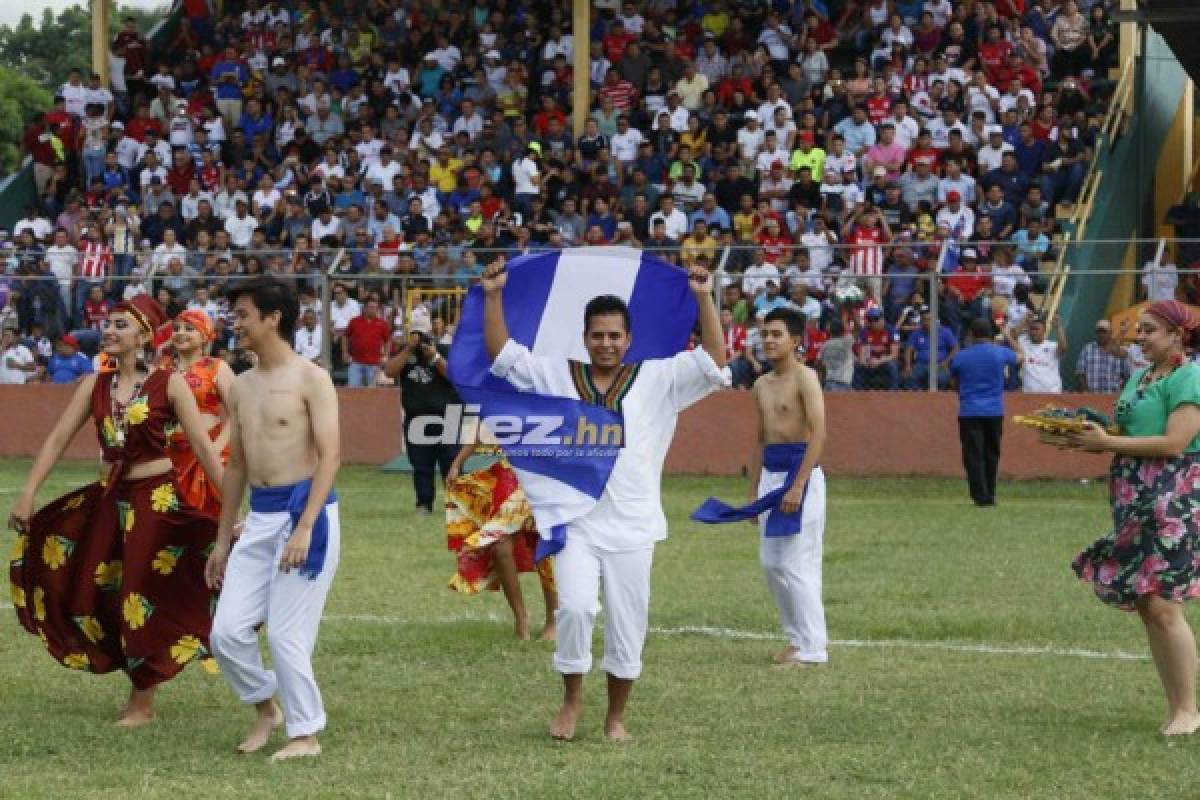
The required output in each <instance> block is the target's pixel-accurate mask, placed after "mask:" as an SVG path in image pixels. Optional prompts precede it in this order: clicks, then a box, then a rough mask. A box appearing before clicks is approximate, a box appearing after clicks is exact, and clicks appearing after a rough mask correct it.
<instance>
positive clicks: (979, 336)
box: [950, 319, 1021, 507]
mask: <svg viewBox="0 0 1200 800" xmlns="http://www.w3.org/2000/svg"><path fill="white" fill-rule="evenodd" d="M992 330H993V329H992V323H991V321H990V320H986V319H974V320H972V321H971V328H970V333H969V335H968V338H967V347H965V348H964V349H963V350H961V351H960V352H959V353H958V354H957V355H955V356H954V358H953V359H952V360H951V362H950V375H951V381H952V384H953V385H954V386H955V388H957V390H958V438H959V443H960V444H961V446H962V460H963V468H964V469H965V470H966V473H967V487H968V489H969V490H970V493H971V500H973V501H974V503H975V505H976V506H979V507H988V506H994V505H996V474H997V471H998V468H999V465H1000V439H1001V436H1002V435H1003V432H1004V383H1005V377H1006V374H1007V372H1008V371H1009V370H1013V369H1016V368H1017V367H1018V366H1019V365H1020V363H1021V362H1020V357H1019V356H1018V354H1017V353H1015V352H1014V351H1012V350H1010V349H1008V348H1006V347H1000V346H998V345H996V344H995V343H994V341H993V334H992Z"/></svg>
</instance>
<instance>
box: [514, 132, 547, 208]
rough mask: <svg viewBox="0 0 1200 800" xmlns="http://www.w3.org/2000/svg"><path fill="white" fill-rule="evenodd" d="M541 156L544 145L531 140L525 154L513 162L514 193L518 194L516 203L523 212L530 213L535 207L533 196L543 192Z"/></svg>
mask: <svg viewBox="0 0 1200 800" xmlns="http://www.w3.org/2000/svg"><path fill="white" fill-rule="evenodd" d="M541 156H542V146H541V145H540V144H539V143H537V142H530V143H529V147H528V148H526V151H525V156H524V157H523V158H518V159H517V160H516V161H514V162H513V165H512V179H513V194H514V195H516V201H517V202H516V204H515V205H516V206H517V209H518V210H519V211H521V212H522V213H526V214H527V213H529V210H530V209H531V208H532V207H533V198H535V197H537V196H538V195H539V194H540V193H541V185H542V175H541V171H540V170H539V169H538V159H540V158H541Z"/></svg>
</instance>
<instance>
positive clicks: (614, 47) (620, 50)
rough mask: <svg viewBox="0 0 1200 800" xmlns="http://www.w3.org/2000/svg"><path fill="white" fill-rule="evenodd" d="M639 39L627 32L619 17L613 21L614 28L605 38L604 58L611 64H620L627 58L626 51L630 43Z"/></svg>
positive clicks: (612, 27)
mask: <svg viewBox="0 0 1200 800" xmlns="http://www.w3.org/2000/svg"><path fill="white" fill-rule="evenodd" d="M635 39H637V37H636V36H634V35H633V34H632V33H630V32H629V31H627V30H625V24H624V23H623V22H621V18H620V17H617V18H616V19H614V20H613V22H612V26H611V27H610V28H609V29H608V34H607V35H605V37H604V40H603V41H604V56H605V58H607V59H608V60H609V62H610V63H613V64H618V63H620V61H621V59H622V58H624V56H625V50H626V48H628V47H629V43H630V42H632V41H634V40H635Z"/></svg>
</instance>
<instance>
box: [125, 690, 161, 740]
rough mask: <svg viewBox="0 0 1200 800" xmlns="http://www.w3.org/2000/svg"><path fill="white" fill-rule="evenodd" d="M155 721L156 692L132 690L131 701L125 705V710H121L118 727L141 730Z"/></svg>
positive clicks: (130, 693)
mask: <svg viewBox="0 0 1200 800" xmlns="http://www.w3.org/2000/svg"><path fill="white" fill-rule="evenodd" d="M153 721H154V690H153V689H132V690H130V692H129V700H128V702H126V703H125V708H123V709H121V716H120V718H119V719H118V720H117V722H116V725H117V727H118V728H125V729H126V730H129V729H132V728H140V727H142V726H143V725H146V724H147V723H150V722H153Z"/></svg>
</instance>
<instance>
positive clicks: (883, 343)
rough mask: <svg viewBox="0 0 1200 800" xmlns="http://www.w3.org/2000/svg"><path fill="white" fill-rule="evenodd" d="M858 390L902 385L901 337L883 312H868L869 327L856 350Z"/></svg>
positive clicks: (877, 310)
mask: <svg viewBox="0 0 1200 800" xmlns="http://www.w3.org/2000/svg"><path fill="white" fill-rule="evenodd" d="M855 352H856V354H857V356H858V364H857V366H855V368H854V388H855V389H895V388H896V387H897V385H898V383H899V378H900V369H899V366H898V360H899V358H900V337H899V336H898V335H897V334H896V331H895V330H894V329H892V327H891V326H890V325H888V324H887V320H886V319H884V318H883V310H882V309H880V308H872V309H870V310H869V311H867V327H866V329H864V330H863V331H862V333H860V334H859V336H858V344H857V345H856V347H855Z"/></svg>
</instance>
